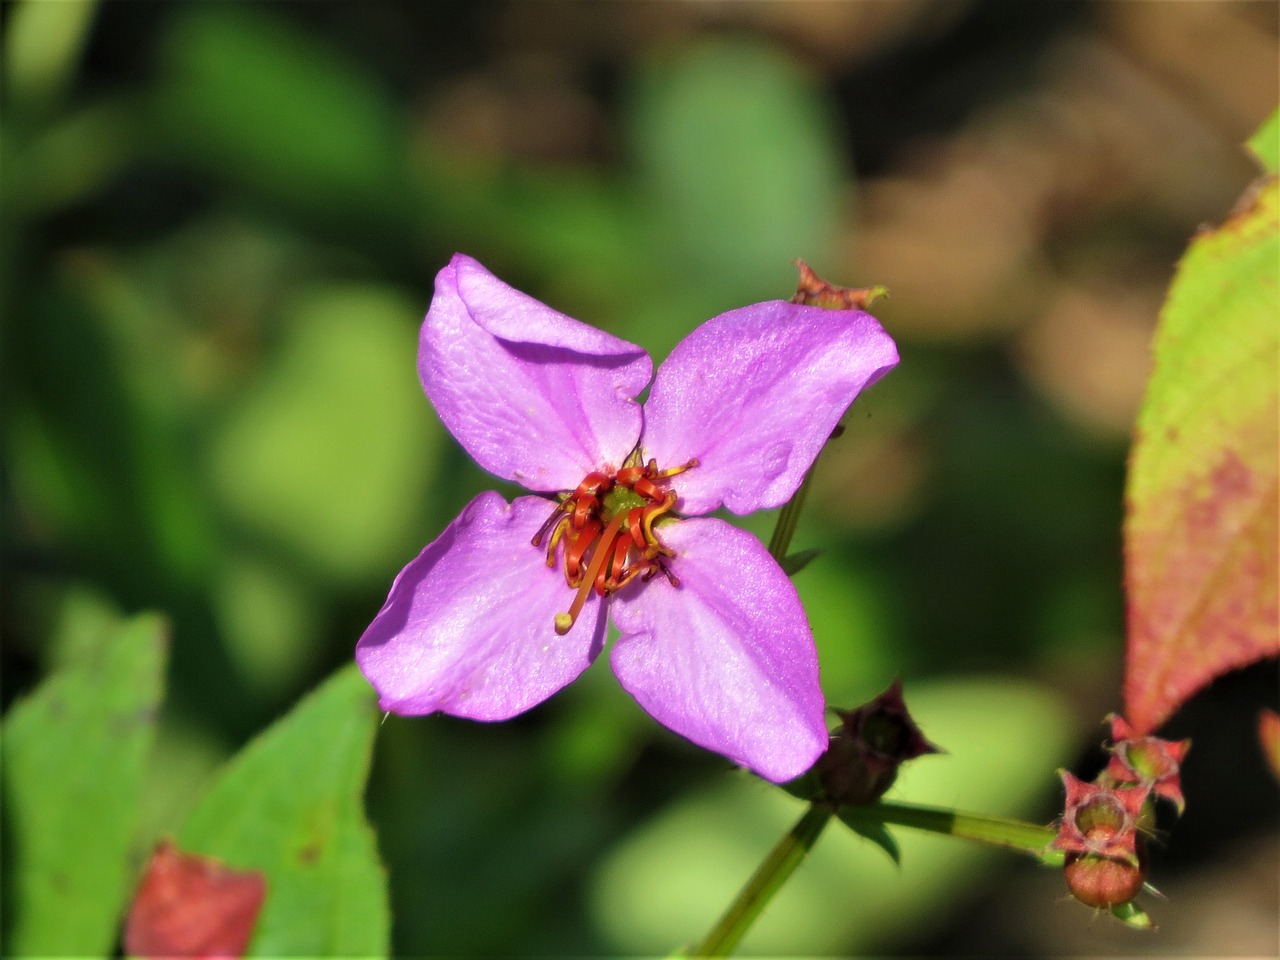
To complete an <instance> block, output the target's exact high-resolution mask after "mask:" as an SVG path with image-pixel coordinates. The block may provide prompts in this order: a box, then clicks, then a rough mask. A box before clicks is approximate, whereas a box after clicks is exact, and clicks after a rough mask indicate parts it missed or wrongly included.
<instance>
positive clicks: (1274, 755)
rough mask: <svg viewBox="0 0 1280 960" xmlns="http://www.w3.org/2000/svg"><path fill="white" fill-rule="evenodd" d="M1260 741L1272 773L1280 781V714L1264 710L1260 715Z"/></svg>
mask: <svg viewBox="0 0 1280 960" xmlns="http://www.w3.org/2000/svg"><path fill="white" fill-rule="evenodd" d="M1258 739H1259V740H1261V741H1262V752H1263V754H1264V755H1265V756H1266V758H1267V763H1269V764H1270V765H1271V772H1272V773H1273V774H1274V775H1275V778H1276V779H1277V780H1280V713H1276V712H1275V711H1274V710H1263V711H1262V712H1261V713H1260V714H1258Z"/></svg>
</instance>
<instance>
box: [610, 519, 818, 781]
mask: <svg viewBox="0 0 1280 960" xmlns="http://www.w3.org/2000/svg"><path fill="white" fill-rule="evenodd" d="M661 530H662V539H663V542H664V543H666V545H667V546H669V547H671V548H672V549H673V550H675V551H676V553H677V556H676V557H675V559H674V560H673V561H672V563H671V570H672V572H673V573H674V574H675V575H676V576H677V577H678V578H679V580H680V586H678V587H672V586H671V584H670V583H668V582H667V581H666V580H665V579H663V578H662V577H657V578H655V579H654V580H653V581H651V582H650V583H648V584H644V585H637V584H633V585H632V586H631V587H628V588H624V589H623V590H622V591H620V592H619V593H618V594H617V596H616V597H615V598H614V601H613V622H614V624H615V625H616V626H617V627H618V630H619V631H621V637H619V639H618V642H617V644H616V645H615V646H614V648H613V653H612V655H611V662H612V664H613V670H614V673H616V674H617V675H618V680H619V681H620V682H621V683H622V685H623V687H625V688H626V689H627V691H628V692H630V693H631V695H632V696H633V697H635V698H636V700H638V701H639V702H640V705H641V706H642V707H644V708H645V710H647V711H648V712H649V713H650V714H651V715H652V716H653V718H654V719H655V720H657V721H658V722H659V723H661V724H663V725H664V726H667V727H670V728H671V729H672V730H674V731H676V733H679V734H681V735H682V736H685V737H688V738H689V739H690V740H692V741H693V742H694V743H696V744H699V745H700V746H703V747H707V748H708V749H711V750H715V751H716V752H718V753H722V754H724V755H725V756H727V757H729V758H730V759H731V760H734V761H735V762H737V763H741V764H744V765H745V766H748V767H750V768H751V769H752V770H755V771H756V772H757V773H759V774H760V775H761V776H763V777H766V778H768V779H769V780H773V781H775V782H778V783H781V782H782V781H784V780H790V779H791V778H793V777H797V776H799V775H800V774H802V773H804V772H805V771H806V770H807V769H809V767H810V766H812V764H813V762H814V761H815V760H817V759H818V756H819V755H820V754H821V753H822V751H823V750H825V749H826V746H827V728H826V723H825V722H824V718H823V711H824V701H823V697H822V690H821V688H820V687H819V685H818V654H817V650H816V649H815V648H814V645H813V636H812V634H811V633H810V632H809V622H808V620H807V619H806V618H805V613H804V608H803V607H802V606H801V605H800V598H799V596H798V595H797V594H796V589H795V587H794V586H792V584H791V581H790V580H788V579H787V577H786V574H784V573H783V572H782V569H781V568H780V567H779V566H778V564H777V563H775V562H774V560H773V558H772V557H770V556H769V554H768V552H767V551H766V550H765V549H764V546H763V545H762V544H761V543H760V541H759V540H757V539H756V538H755V537H753V536H752V535H751V534H749V533H747V532H746V531H743V530H739V529H737V528H736V527H732V526H730V525H729V524H727V523H725V522H724V521H723V520H717V519H715V518H711V517H707V518H699V519H693V520H683V521H681V522H679V523H673V524H670V525H667V526H664V527H662V528H661ZM637 586H639V589H636V588H637Z"/></svg>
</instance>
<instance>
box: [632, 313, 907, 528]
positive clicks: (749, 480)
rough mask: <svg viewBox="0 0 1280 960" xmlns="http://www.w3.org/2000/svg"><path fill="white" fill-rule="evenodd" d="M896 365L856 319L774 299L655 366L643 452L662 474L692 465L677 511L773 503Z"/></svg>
mask: <svg viewBox="0 0 1280 960" xmlns="http://www.w3.org/2000/svg"><path fill="white" fill-rule="evenodd" d="M897 362H898V351H897V348H896V347H895V346H894V343H893V340H892V339H890V337H889V335H888V334H887V333H885V332H884V330H883V329H882V328H881V326H880V324H879V323H877V322H876V320H875V318H874V317H872V316H871V315H870V314H866V313H863V312H861V311H859V310H824V309H822V308H820V307H806V306H798V305H796V304H791V303H784V302H782V301H777V300H775V301H770V302H768V303H757V304H753V305H752V306H749V307H742V308H741V309H738V310H730V311H729V312H728V313H722V314H720V316H718V317H713V318H712V319H710V320H708V321H707V322H706V323H704V324H703V325H702V326H700V327H698V329H696V330H694V331H693V332H692V333H691V334H689V336H687V337H685V338H684V340H682V341H681V342H680V343H679V344H677V345H676V348H675V349H674V350H673V351H672V352H671V356H670V357H668V358H667V360H666V361H665V362H664V363H663V364H662V366H661V367H659V368H658V373H657V376H656V377H655V378H654V381H653V388H652V390H651V391H650V393H649V399H648V400H647V401H646V402H645V406H644V417H645V426H644V437H643V439H642V440H641V446H642V447H643V448H644V455H645V457H646V458H653V459H656V460H657V461H658V465H659V466H660V467H663V468H668V467H673V466H677V465H679V464H681V463H685V462H686V461H688V460H689V459H690V458H697V460H698V462H699V465H698V466H697V467H695V468H694V469H692V470H690V471H688V472H687V473H683V474H681V475H680V476H679V477H677V478H676V479H675V480H673V481H672V487H673V488H674V489H675V490H677V491H678V492H679V493H680V496H681V502H680V505H679V509H681V510H682V511H683V512H685V513H692V514H699V513H706V512H708V511H710V510H714V509H715V508H716V507H718V506H720V504H721V503H723V504H724V505H725V506H726V507H728V508H729V509H730V510H732V511H734V512H735V513H751V512H752V511H755V510H761V509H766V508H769V507H777V506H781V505H782V504H783V503H786V502H787V500H789V499H790V498H791V495H792V494H793V493H795V491H796V488H797V487H799V485H800V481H801V480H803V479H804V475H805V471H807V470H808V469H809V467H810V466H811V465H812V464H813V461H814V458H815V457H817V455H818V452H819V451H820V450H821V449H822V445H823V444H824V443H825V442H826V441H827V438H828V437H829V436H830V435H831V431H832V429H833V428H834V427H835V425H836V423H837V421H839V419H840V417H841V416H842V415H843V414H844V412H845V410H846V409H848V407H849V404H850V403H852V402H853V399H854V397H856V396H857V395H858V393H859V391H861V390H862V389H863V388H865V387H866V386H868V385H869V384H871V383H873V382H875V381H876V380H877V379H879V378H880V377H881V376H883V375H884V374H885V373H887V372H888V371H889V370H890V369H891V368H892V367H893V366H894V365H895V364H896V363H897Z"/></svg>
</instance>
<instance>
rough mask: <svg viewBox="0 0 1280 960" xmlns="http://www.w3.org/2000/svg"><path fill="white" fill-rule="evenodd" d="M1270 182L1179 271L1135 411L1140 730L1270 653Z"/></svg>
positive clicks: (1199, 240) (1273, 245)
mask: <svg viewBox="0 0 1280 960" xmlns="http://www.w3.org/2000/svg"><path fill="white" fill-rule="evenodd" d="M1277 264H1280V188H1278V185H1277V181H1276V177H1275V176H1274V175H1271V176H1270V177H1268V178H1267V179H1265V180H1264V181H1263V182H1262V183H1260V184H1259V185H1256V186H1255V187H1254V189H1253V190H1252V191H1251V193H1250V194H1249V195H1248V196H1247V197H1246V200H1245V202H1244V203H1243V204H1242V205H1241V206H1240V207H1238V208H1237V210H1236V212H1235V213H1233V214H1232V216H1231V217H1230V218H1228V220H1227V221H1226V222H1225V223H1224V224H1223V225H1222V226H1221V227H1219V228H1217V229H1215V230H1208V231H1205V232H1203V233H1201V234H1200V235H1199V236H1198V237H1196V239H1195V240H1194V241H1192V244H1191V246H1190V248H1189V249H1188V251H1187V253H1186V255H1185V256H1184V257H1183V258H1182V262H1181V263H1180V264H1179V266H1178V272H1177V276H1176V277H1175V278H1174V281H1173V285H1172V287H1171V288H1170V290H1169V296H1168V299H1167V300H1166V301H1165V305H1164V308H1163V310H1162V311H1161V314H1160V323H1159V326H1158V328H1157V330H1156V338H1155V370H1154V372H1153V374H1152V376H1151V380H1150V383H1149V384H1148V386H1147V395H1146V399H1145V400H1144V402H1143V405H1142V409H1141V411H1140V412H1139V415H1138V427H1137V434H1136V437H1135V440H1134V449H1133V456H1132V458H1131V460H1130V467H1129V478H1128V489H1127V492H1126V500H1127V506H1128V515H1127V517H1126V520H1125V530H1124V533H1125V571H1126V581H1127V588H1128V590H1127V592H1128V608H1129V609H1128V649H1127V654H1126V663H1125V683H1124V699H1125V712H1126V715H1127V717H1128V719H1129V721H1130V722H1131V723H1132V724H1133V725H1134V727H1136V728H1137V731H1138V733H1139V734H1141V733H1146V732H1148V731H1150V730H1153V729H1155V728H1156V727H1158V726H1159V725H1160V724H1161V723H1163V722H1164V721H1165V720H1166V719H1167V718H1168V717H1169V716H1170V714H1172V713H1173V711H1174V710H1176V709H1177V708H1178V707H1179V706H1180V705H1181V704H1182V703H1183V702H1184V701H1185V700H1186V699H1187V698H1188V697H1190V696H1191V695H1192V694H1193V693H1195V692H1196V691H1197V690H1198V689H1200V688H1201V687H1203V686H1204V685H1205V684H1207V683H1209V681H1211V680H1212V679H1213V678H1214V677H1217V676H1219V675H1220V674H1222V673H1225V672H1227V671H1229V670H1232V669H1235V668H1237V667H1242V666H1244V665H1246V664H1249V663H1252V662H1254V661H1256V660H1259V659H1262V658H1264V657H1267V656H1274V655H1275V654H1277V653H1280V632H1278V631H1277V621H1276V593H1277V591H1276V581H1277V563H1276V539H1277V527H1276V498H1277V483H1276V466H1277V463H1276V447H1277V419H1278V410H1277V383H1278V382H1280V370H1278V369H1277V366H1278V364H1277V351H1278V350H1280V339H1278V333H1280V324H1278V323H1277V320H1276V318H1277V317H1280V293H1278V291H1277V280H1278V277H1277Z"/></svg>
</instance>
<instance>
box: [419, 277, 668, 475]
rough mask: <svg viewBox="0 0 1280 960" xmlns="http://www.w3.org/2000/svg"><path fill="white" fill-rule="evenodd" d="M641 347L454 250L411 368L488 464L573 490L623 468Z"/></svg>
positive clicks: (641, 376)
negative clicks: (604, 470)
mask: <svg viewBox="0 0 1280 960" xmlns="http://www.w3.org/2000/svg"><path fill="white" fill-rule="evenodd" d="M652 372H653V365H652V361H650V359H649V356H648V354H646V353H645V352H644V351H643V350H641V349H640V348H639V347H637V346H634V345H633V344H630V343H627V342H626V341H624V340H619V339H618V338H617V337H614V336H610V335H609V334H607V333H605V332H604V331H602V330H597V329H595V328H594V327H590V326H587V325H586V324H585V323H580V322H579V321H577V320H574V319H572V318H570V317H566V316H565V315H564V314H562V313H559V312H557V311H555V310H552V309H551V308H550V307H548V306H546V305H545V304H542V303H539V302H538V301H537V300H535V299H533V298H532V297H530V296H528V295H527V294H524V293H521V292H520V291H519V290H515V289H513V288H512V287H509V286H507V284H505V283H503V282H502V281H501V280H499V279H498V278H497V277H495V276H494V275H493V274H491V273H489V271H488V270H486V269H485V268H484V267H482V266H481V265H480V264H479V263H477V262H476V261H475V260H473V259H471V258H470V257H467V256H464V255H463V254H460V253H459V254H455V255H454V257H453V259H452V260H451V261H450V262H449V265H448V266H447V267H445V268H444V269H443V270H441V271H440V273H439V275H437V277H436V293H435V297H434V298H433V299H432V301H431V309H430V310H428V311H427V319H426V321H425V322H424V323H423V325H422V335H421V338H420V343H419V350H418V373H419V375H420V376H421V378H422V386H423V389H425V390H426V392H427V396H428V397H430V398H431V402H432V404H434V405H435V408H436V412H437V413H439V415H440V419H441V420H442V421H444V424H445V426H446V427H448V428H449V432H450V433H452V434H453V435H454V437H455V438H456V439H457V441H458V442H459V443H460V444H462V446H463V447H464V448H465V449H466V451H467V453H469V454H471V456H472V458H474V459H475V461H476V462H477V463H479V464H480V465H481V466H482V467H484V468H485V469H486V470H488V471H490V472H491V473H494V474H496V475H498V476H500V477H503V478H504V479H506V480H513V481H515V482H516V483H519V484H522V485H523V486H525V487H527V488H528V489H530V490H544V491H550V490H570V489H573V488H574V487H576V486H577V485H578V484H579V483H580V482H581V480H582V478H583V477H584V476H586V475H587V474H588V473H590V472H591V471H593V470H599V469H600V468H601V467H605V466H614V467H617V466H621V465H622V461H623V460H624V459H625V458H626V456H627V454H628V453H630V452H631V449H632V447H634V446H635V443H636V440H637V439H638V438H639V436H640V424H641V413H640V407H639V405H638V404H637V403H636V402H635V399H634V398H635V396H636V394H638V393H639V392H640V391H641V390H643V389H644V387H645V384H647V383H648V382H649V377H650V376H651V375H652Z"/></svg>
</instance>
